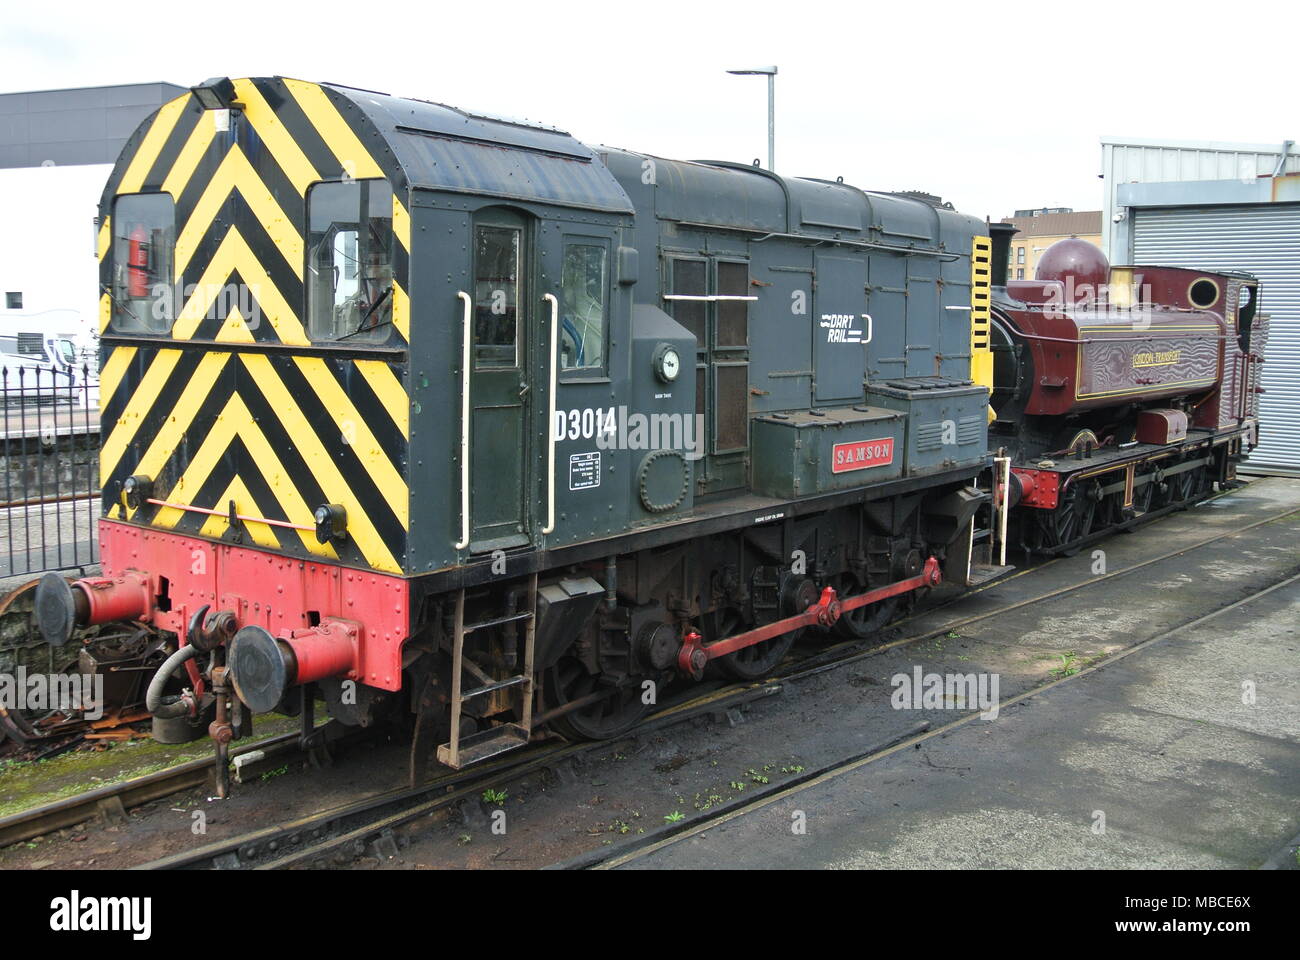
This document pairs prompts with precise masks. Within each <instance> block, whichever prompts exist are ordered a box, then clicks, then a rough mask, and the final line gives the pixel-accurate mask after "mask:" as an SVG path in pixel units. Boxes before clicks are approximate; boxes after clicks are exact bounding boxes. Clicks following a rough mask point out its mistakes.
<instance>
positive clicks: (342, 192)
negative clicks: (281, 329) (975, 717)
mask: <svg viewBox="0 0 1300 960" xmlns="http://www.w3.org/2000/svg"><path fill="white" fill-rule="evenodd" d="M307 234H308V235H307V268H308V269H307V316H308V333H309V335H310V336H311V338H312V339H313V340H382V339H384V338H385V337H386V336H387V335H388V327H389V326H390V325H391V324H392V322H393V190H392V187H390V186H389V185H388V181H387V180H349V181H344V182H339V183H318V184H316V185H315V186H313V187H312V188H311V190H309V191H308V193H307Z"/></svg>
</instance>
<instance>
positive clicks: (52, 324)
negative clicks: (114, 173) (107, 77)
mask: <svg viewBox="0 0 1300 960" xmlns="http://www.w3.org/2000/svg"><path fill="white" fill-rule="evenodd" d="M184 92H185V88H184V87H179V86H176V85H175V84H170V83H136V84H124V85H119V86H107V87H83V88H79V89H71V90H42V91H36V92H31V93H6V94H0V209H2V210H3V211H4V217H3V219H2V220H0V293H3V294H4V298H3V302H0V321H4V323H3V326H4V328H5V329H9V328H11V327H12V328H14V329H17V328H18V327H24V328H26V327H28V326H30V327H32V328H33V329H36V330H43V329H46V328H49V329H48V330H47V332H52V333H53V332H57V333H60V334H76V335H78V339H79V340H81V341H82V342H83V343H85V342H88V341H91V340H93V339H94V336H95V334H96V332H97V329H98V328H97V325H96V317H97V313H98V302H99V294H98V292H97V287H98V283H99V278H98V272H99V268H98V264H97V262H96V259H95V238H96V232H97V224H96V222H95V217H96V214H97V206H98V203H99V195H100V193H101V192H102V191H103V189H104V182H105V181H106V180H107V179H108V174H109V172H110V171H111V170H112V169H113V162H114V161H115V160H116V159H117V155H118V153H119V152H121V149H122V145H123V144H124V143H125V142H126V139H127V137H129V136H130V135H131V134H132V133H133V132H134V131H135V128H136V127H137V126H139V125H140V121H142V120H143V119H144V118H145V117H147V116H148V115H149V114H150V113H152V112H153V111H154V110H156V109H158V107H159V106H160V105H161V104H163V103H166V102H167V101H168V100H171V99H172V98H173V97H176V96H177V95H179V94H181V93H184ZM56 328H57V329H56Z"/></svg>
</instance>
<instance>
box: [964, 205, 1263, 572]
mask: <svg viewBox="0 0 1300 960" xmlns="http://www.w3.org/2000/svg"><path fill="white" fill-rule="evenodd" d="M1014 232H1015V230H1014V228H1013V227H1011V226H1010V225H1008V224H994V225H993V226H992V233H993V235H994V258H993V259H994V269H995V270H998V269H999V268H1001V269H1002V270H1003V271H1004V272H1003V275H1002V276H1001V277H998V276H995V278H994V283H993V306H992V330H991V338H992V341H993V342H992V351H993V354H994V377H993V380H994V386H993V392H992V398H991V405H992V407H993V409H994V410H995V411H996V414H997V420H996V421H995V422H994V424H993V425H992V427H991V428H990V433H989V443H990V446H991V447H994V448H998V447H1001V448H1002V452H1003V453H1004V454H1005V460H1004V461H1003V462H1004V463H1006V467H1005V468H1004V469H1005V470H1006V472H1008V473H1009V476H1008V477H1007V479H1008V481H1009V482H1008V504H1009V506H1010V507H1011V510H1010V511H1009V518H1008V519H1009V532H1008V537H1009V540H1010V542H1011V543H1013V544H1017V545H1019V546H1020V547H1022V548H1023V549H1024V550H1025V551H1026V552H1028V553H1030V554H1039V555H1050V554H1060V553H1072V552H1074V551H1076V550H1078V549H1079V548H1080V547H1081V546H1083V545H1084V544H1086V543H1088V542H1091V541H1093V540H1096V539H1097V538H1099V537H1101V536H1103V535H1105V534H1107V533H1109V532H1112V531H1114V530H1118V529H1125V528H1127V527H1130V526H1132V525H1133V524H1135V523H1138V522H1140V521H1141V520H1143V519H1149V518H1150V517H1152V516H1154V515H1156V514H1158V513H1163V512H1168V511H1170V510H1176V509H1179V508H1180V507H1185V506H1187V505H1189V504H1191V503H1194V502H1196V501H1197V500H1199V499H1201V498H1202V497H1204V496H1205V495H1206V494H1207V493H1208V492H1209V491H1211V490H1212V489H1213V488H1214V486H1215V485H1216V484H1217V485H1218V486H1219V487H1220V488H1222V487H1225V486H1231V485H1232V484H1234V483H1235V482H1236V481H1235V477H1236V467H1237V464H1238V463H1239V462H1240V461H1241V460H1243V459H1245V456H1246V454H1247V453H1248V452H1249V450H1250V449H1251V448H1253V447H1254V446H1255V444H1256V443H1257V442H1258V433H1259V395H1260V394H1261V393H1262V392H1263V389H1262V388H1261V387H1260V375H1261V365H1262V363H1263V360H1264V356H1263V354H1264V347H1265V344H1266V342H1267V339H1268V318H1267V317H1266V316H1265V315H1263V314H1262V313H1260V311H1259V284H1258V281H1257V280H1256V279H1255V278H1254V277H1253V276H1250V275H1248V274H1244V273H1208V272H1205V271H1200V270H1187V269H1181V268H1174V267H1143V266H1126V267H1111V266H1110V265H1109V264H1108V263H1107V261H1106V258H1105V256H1104V255H1103V254H1102V253H1101V251H1100V250H1098V249H1097V247H1095V246H1094V245H1092V244H1090V243H1088V242H1087V241H1084V240H1079V239H1069V240H1062V241H1059V242H1057V243H1056V244H1054V245H1053V246H1052V247H1050V248H1049V249H1048V250H1047V251H1046V252H1045V253H1044V255H1043V257H1042V259H1041V261H1040V262H1039V265H1038V269H1037V271H1036V277H1035V279H1033V280H1010V281H1009V280H1007V279H1006V278H1005V269H1006V266H1005V265H1006V256H1005V252H1006V249H1007V246H1008V245H1009V242H1010V237H1011V235H1012V234H1013V233H1014ZM1007 461H1009V463H1007Z"/></svg>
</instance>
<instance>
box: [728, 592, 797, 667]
mask: <svg viewBox="0 0 1300 960" xmlns="http://www.w3.org/2000/svg"><path fill="white" fill-rule="evenodd" d="M714 618H715V619H714V629H713V633H714V635H715V637H716V638H717V639H719V640H725V639H726V638H727V637H730V636H732V635H733V634H736V633H740V632H741V631H743V630H748V629H749V627H748V625H747V624H746V623H745V621H744V619H743V618H742V617H741V616H740V613H739V612H738V611H736V610H734V609H730V608H727V609H724V610H721V611H718V612H717V613H715V614H714ZM801 632H802V631H798V630H796V631H793V632H791V633H786V634H782V635H781V636H779V637H773V638H772V639H771V640H764V641H763V642H762V643H756V644H754V645H753V646H749V647H742V648H741V649H739V650H737V651H736V652H735V653H729V654H727V655H726V656H725V657H719V658H718V659H717V660H714V661H713V663H716V664H717V665H718V670H719V672H721V673H722V674H724V675H725V676H728V677H731V678H732V679H733V680H761V679H763V678H764V677H766V676H767V675H768V674H769V673H771V672H772V671H773V670H774V669H776V665H777V664H778V663H780V662H781V661H782V660H784V659H785V655H786V654H787V653H789V652H790V648H791V647H793V646H794V642H795V640H796V639H798V637H799V634H800V633H801Z"/></svg>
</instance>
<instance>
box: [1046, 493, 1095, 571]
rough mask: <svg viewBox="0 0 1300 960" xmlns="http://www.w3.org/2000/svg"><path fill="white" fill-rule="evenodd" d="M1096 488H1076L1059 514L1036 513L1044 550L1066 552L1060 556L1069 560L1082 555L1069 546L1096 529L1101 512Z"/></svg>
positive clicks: (1076, 549)
mask: <svg viewBox="0 0 1300 960" xmlns="http://www.w3.org/2000/svg"><path fill="white" fill-rule="evenodd" d="M1092 487H1095V484H1093V485H1088V484H1074V485H1073V486H1071V487H1070V491H1069V493H1067V494H1065V496H1064V497H1063V498H1062V499H1061V502H1060V503H1059V504H1057V507H1056V509H1055V510H1052V511H1050V512H1049V511H1046V510H1040V511H1036V513H1037V515H1038V516H1037V520H1038V532H1039V536H1040V538H1041V546H1043V547H1047V548H1054V549H1055V548H1063V549H1058V552H1059V553H1060V554H1061V555H1063V556H1066V557H1070V556H1073V555H1074V554H1076V553H1078V552H1079V548H1078V547H1077V546H1073V547H1072V546H1069V544H1072V543H1074V542H1075V541H1077V540H1080V539H1082V538H1083V537H1085V536H1087V535H1088V532H1089V531H1090V530H1091V529H1092V519H1093V516H1094V515H1095V514H1096V512H1097V500H1096V499H1095V497H1094V496H1093V491H1092Z"/></svg>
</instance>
